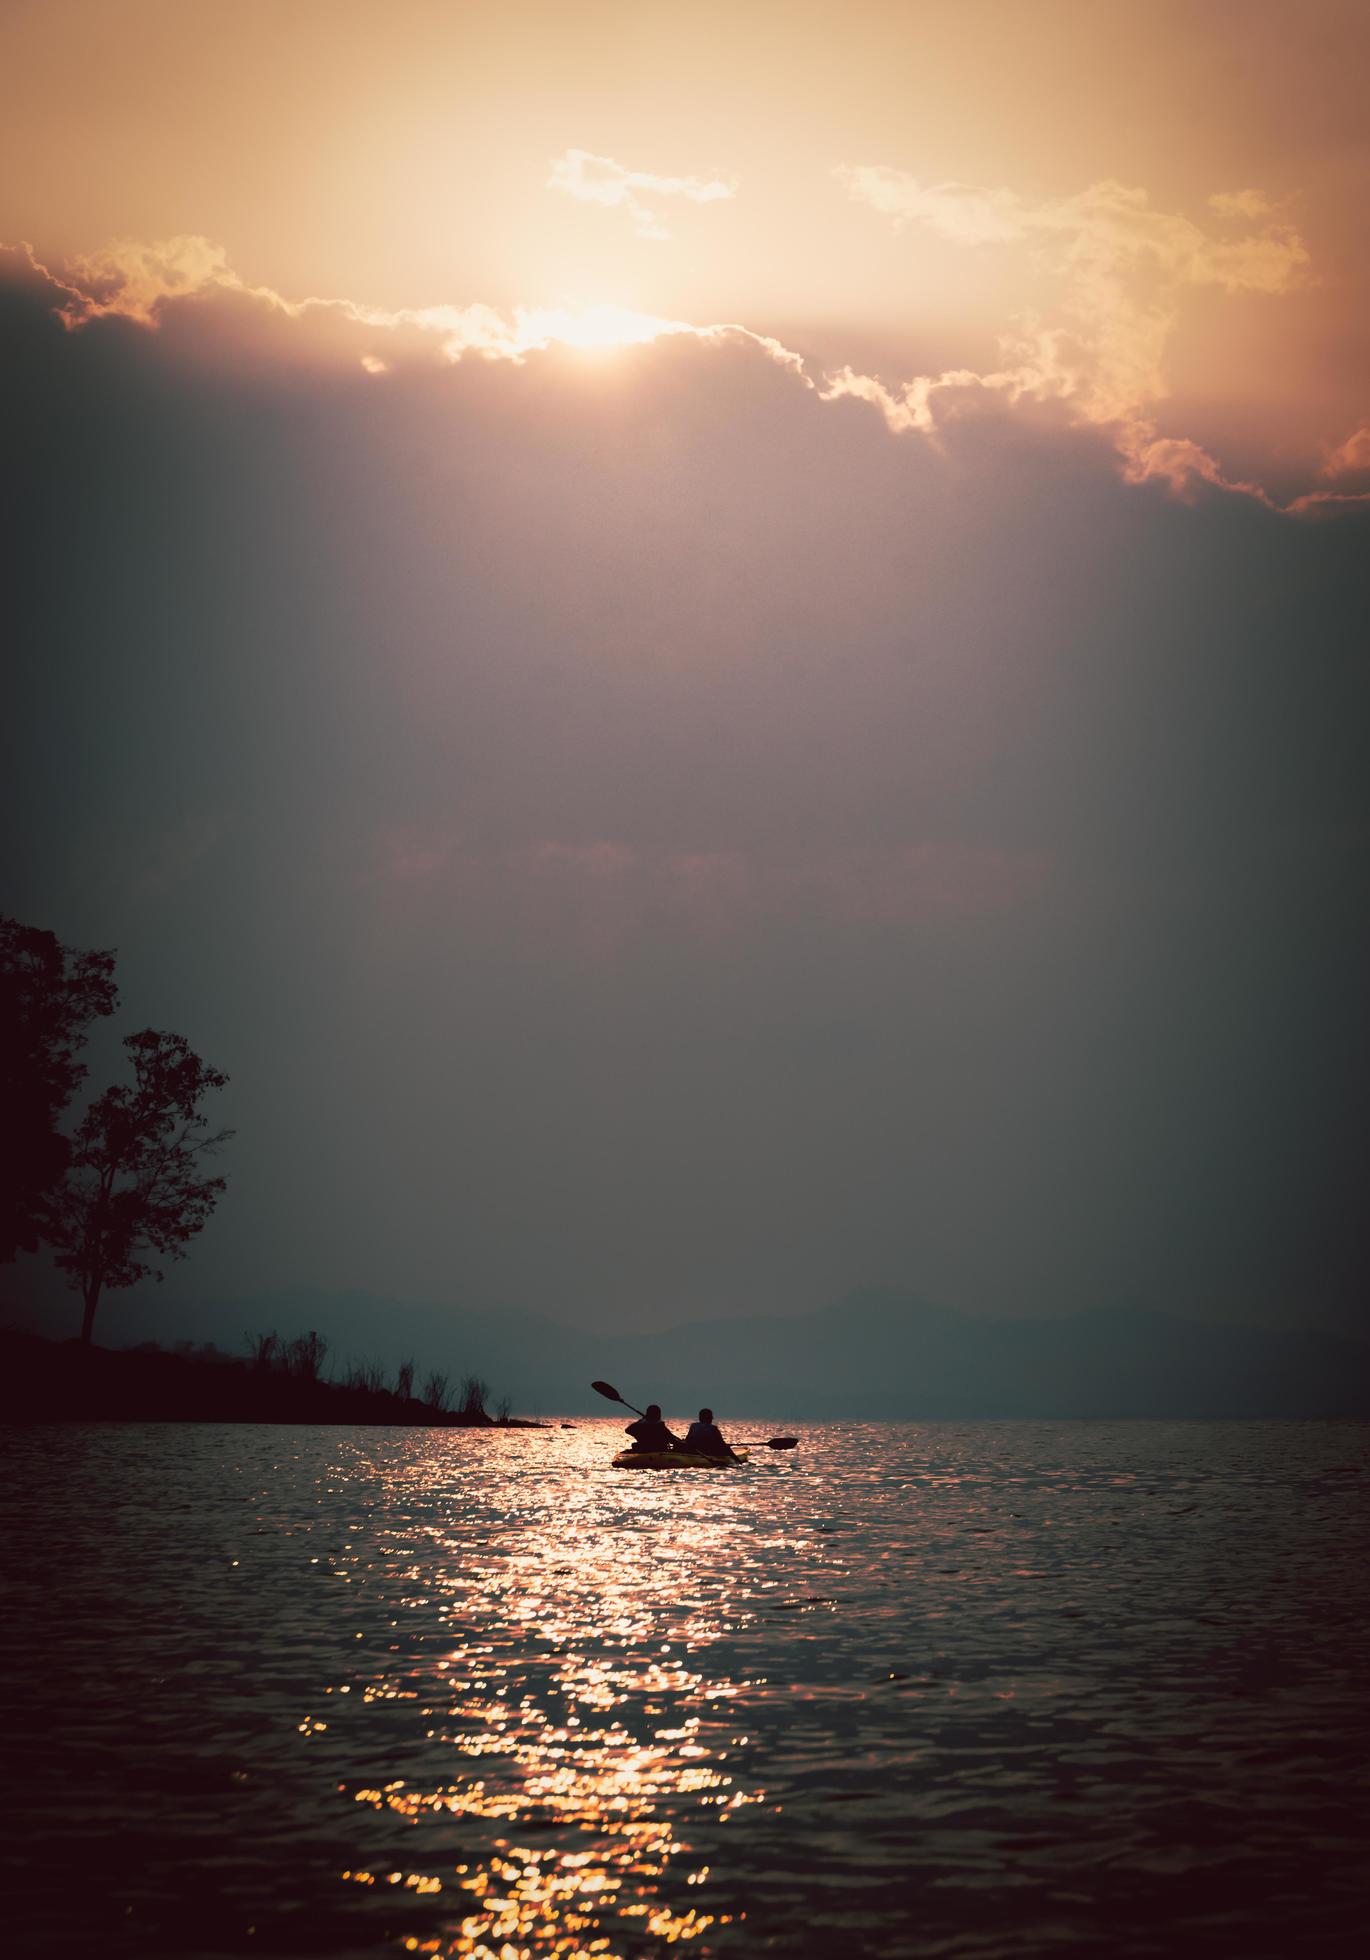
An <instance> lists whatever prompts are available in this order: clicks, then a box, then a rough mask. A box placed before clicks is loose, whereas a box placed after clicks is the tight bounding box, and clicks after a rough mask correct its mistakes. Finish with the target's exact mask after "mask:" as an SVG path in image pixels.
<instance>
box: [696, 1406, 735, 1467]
mask: <svg viewBox="0 0 1370 1960" xmlns="http://www.w3.org/2000/svg"><path fill="white" fill-rule="evenodd" d="M684 1446H685V1448H686V1449H687V1450H693V1451H694V1452H695V1454H696V1455H698V1456H721V1457H722V1458H723V1460H724V1461H725V1462H726V1463H736V1462H737V1458H736V1457H735V1456H734V1455H733V1453H732V1450H731V1449H730V1448H729V1446H728V1444H727V1443H725V1442H724V1440H723V1438H722V1436H721V1435H720V1433H719V1431H718V1429H717V1428H716V1427H715V1424H714V1412H713V1410H712V1409H701V1410H700V1412H699V1421H698V1422H692V1423H691V1424H690V1427H689V1429H688V1430H687V1431H686V1433H685V1445H684Z"/></svg>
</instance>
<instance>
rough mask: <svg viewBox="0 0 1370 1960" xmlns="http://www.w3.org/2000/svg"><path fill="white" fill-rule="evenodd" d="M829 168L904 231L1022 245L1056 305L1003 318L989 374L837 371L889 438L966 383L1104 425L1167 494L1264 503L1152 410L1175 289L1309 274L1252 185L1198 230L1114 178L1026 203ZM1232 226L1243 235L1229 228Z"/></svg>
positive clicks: (1271, 289)
mask: <svg viewBox="0 0 1370 1960" xmlns="http://www.w3.org/2000/svg"><path fill="white" fill-rule="evenodd" d="M836 174H837V176H838V178H839V180H840V181H841V182H842V183H843V184H845V186H846V188H847V190H848V192H849V193H850V195H851V196H852V197H853V198H854V199H856V200H857V201H858V202H861V203H864V204H868V205H869V206H870V207H871V208H872V209H873V210H876V211H879V212H881V213H882V214H884V215H885V216H887V217H890V218H892V219H893V220H894V221H895V223H896V224H897V225H898V226H900V227H901V228H902V227H905V226H908V225H914V224H917V225H923V226H926V227H927V228H929V229H930V230H932V231H935V232H937V233H938V234H939V235H940V236H942V237H945V238H948V239H951V240H953V241H954V242H956V243H958V244H961V245H965V246H969V247H990V246H996V247H1000V248H1006V247H1013V246H1016V247H1020V248H1022V249H1025V250H1028V251H1031V252H1032V253H1033V254H1034V256H1035V259H1036V261H1037V265H1038V269H1039V270H1040V271H1044V272H1045V273H1046V274H1047V276H1048V278H1049V279H1050V280H1052V281H1053V282H1054V285H1055V304H1054V308H1053V310H1052V312H1051V314H1050V316H1049V317H1046V318H1041V317H1036V316H1022V317H1020V318H1018V319H1016V320H1013V321H1010V322H1008V323H1007V324H1006V328H1005V331H1004V333H1003V335H1002V336H1001V343H1000V345H1001V353H1002V357H1003V359H1002V365H1001V366H1000V367H999V368H998V369H995V370H993V371H991V372H989V373H985V374H971V373H968V372H967V371H965V370H954V371H951V372H948V373H943V374H940V375H921V376H917V377H915V378H914V379H913V380H912V381H910V382H907V383H905V384H904V385H903V386H902V387H901V388H898V389H891V388H889V387H888V386H887V385H886V384H884V383H883V382H880V381H878V380H876V379H874V378H873V377H870V376H866V375H860V374H856V373H853V372H852V371H851V370H846V371H844V372H843V373H841V374H839V375H837V376H835V377H834V378H833V380H832V382H831V384H830V385H829V388H828V389H827V391H826V392H827V393H828V394H829V395H830V396H838V395H846V396H854V397H857V398H859V399H862V400H866V401H869V402H871V403H872V404H873V405H874V406H875V407H877V408H878V409H879V410H880V412H881V413H882V414H883V415H884V417H885V420H886V421H887V423H888V424H889V426H890V427H891V428H892V429H894V430H896V431H899V432H904V431H908V430H918V431H920V432H921V433H923V434H925V435H935V434H936V432H937V429H938V425H939V420H940V417H941V415H942V413H943V412H944V411H945V410H948V409H950V410H951V412H955V404H956V403H957V402H958V401H959V403H960V405H961V406H964V401H965V396H966V392H967V390H971V391H974V390H977V389H978V390H981V391H985V390H987V391H991V392H994V393H998V394H1001V395H1003V396H1005V397H1006V398H1007V399H1008V400H1009V401H1010V402H1018V401H1021V400H1023V399H1025V398H1026V399H1029V400H1032V401H1035V402H1044V401H1058V402H1062V403H1065V404H1067V405H1068V408H1069V411H1070V414H1071V416H1072V419H1074V420H1076V421H1079V422H1083V423H1090V424H1094V425H1097V426H1101V427H1106V428H1108V429H1109V430H1110V432H1111V433H1112V435H1113V437H1114V440H1115V442H1116V444H1117V447H1118V450H1119V453H1120V455H1121V456H1122V458H1123V461H1124V466H1125V472H1126V475H1127V476H1128V478H1129V480H1130V481H1133V482H1141V481H1144V480H1146V479H1148V478H1151V477H1158V478H1161V479H1163V480H1164V481H1166V482H1167V483H1169V484H1171V486H1172V487H1175V488H1180V487H1190V488H1192V487H1193V485H1194V484H1195V483H1196V482H1199V481H1202V482H1206V483H1210V484H1213V485H1216V486H1221V487H1223V488H1226V489H1230V490H1237V491H1241V492H1243V493H1245V494H1248V495H1254V496H1257V497H1260V498H1262V499H1264V496H1265V493H1264V492H1263V491H1262V490H1260V489H1259V488H1258V487H1256V486H1254V485H1252V484H1250V483H1245V482H1240V481H1236V480H1234V479H1230V478H1228V477H1227V476H1226V475H1225V473H1224V472H1223V470H1222V468H1221V466H1220V465H1219V464H1218V463H1217V462H1216V461H1215V460H1214V459H1213V458H1212V457H1210V456H1208V455H1207V454H1206V453H1205V452H1204V451H1202V450H1201V449H1200V448H1199V446H1198V445H1197V444H1195V443H1193V442H1190V441H1188V440H1187V439H1178V440H1169V439H1164V438H1162V437H1161V436H1160V434H1159V432H1158V430H1157V427H1156V423H1155V419H1154V413H1153V411H1154V407H1155V404H1156V403H1158V402H1159V401H1161V400H1163V399H1164V397H1165V395H1166V393H1167V377H1166V356H1167V353H1168V350H1169V347H1170V342H1171V339H1172V337H1173V334H1174V332H1175V328H1176V326H1177V324H1178V320H1179V314H1180V306H1181V300H1182V296H1183V294H1184V293H1185V292H1186V291H1187V290H1188V289H1190V288H1194V287H1202V286H1216V287H1218V288H1220V289H1221V290H1222V291H1224V292H1227V293H1233V294H1236V293H1263V294H1272V295H1273V294H1279V293H1285V292H1288V291H1290V290H1291V289H1292V288H1293V287H1294V286H1295V285H1296V284H1297V283H1298V281H1299V280H1300V278H1301V277H1302V276H1303V274H1304V272H1305V270H1306V268H1307V266H1308V251H1307V248H1306V247H1305V245H1304V243H1303V241H1302V239H1301V238H1300V237H1299V236H1298V234H1297V232H1296V231H1295V230H1294V228H1293V227H1292V225H1291V224H1290V223H1289V222H1288V221H1287V219H1286V218H1285V217H1284V216H1283V215H1282V214H1281V213H1280V212H1279V210H1278V209H1277V207H1275V206H1274V205H1272V204H1271V203H1270V202H1269V200H1268V199H1266V198H1265V197H1264V196H1263V195H1262V194H1261V193H1260V192H1257V191H1251V190H1244V191H1237V192H1220V193H1218V194H1216V195H1215V196H1214V197H1212V198H1210V199H1209V209H1210V210H1211V211H1212V213H1213V215H1214V218H1215V220H1216V221H1217V228H1216V229H1206V228H1205V227H1204V226H1203V225H1201V224H1199V223H1197V222H1196V221H1195V220H1194V219H1192V218H1189V217H1186V216H1185V215H1184V214H1183V213H1179V212H1171V211H1163V210H1158V209H1157V208H1156V207H1155V206H1154V205H1153V204H1152V203H1151V201H1150V199H1149V198H1148V196H1147V193H1146V192H1145V191H1144V190H1140V189H1136V188H1133V187H1131V186H1128V185H1126V184H1121V183H1118V182H1116V181H1114V180H1112V179H1107V180H1105V181H1103V182H1100V183H1096V184H1092V185H1090V186H1089V187H1088V188H1087V189H1086V190H1084V191H1080V192H1078V193H1076V194H1074V195H1072V196H1068V197H1058V198H1045V199H1039V200H1032V199H1029V198H1025V197H1022V196H1020V195H1019V194H1018V193H1017V192H1015V191H1010V190H1006V189H981V188H975V187H972V186H968V185H964V184H957V183H945V184H933V185H926V184H922V183H920V182H919V181H918V180H917V179H916V178H913V177H910V176H908V175H906V174H905V173H904V172H902V171H898V170H891V169H887V168H883V167H872V166H861V167H856V168H853V167H845V166H844V167H843V168H841V169H839V170H838V172H837V173H836ZM1238 223H1246V224H1247V225H1248V226H1251V225H1254V226H1255V228H1254V229H1251V228H1247V229H1244V230H1239V231H1233V230H1232V229H1231V227H1232V226H1233V225H1235V224H1238ZM946 398H950V400H948V399H946Z"/></svg>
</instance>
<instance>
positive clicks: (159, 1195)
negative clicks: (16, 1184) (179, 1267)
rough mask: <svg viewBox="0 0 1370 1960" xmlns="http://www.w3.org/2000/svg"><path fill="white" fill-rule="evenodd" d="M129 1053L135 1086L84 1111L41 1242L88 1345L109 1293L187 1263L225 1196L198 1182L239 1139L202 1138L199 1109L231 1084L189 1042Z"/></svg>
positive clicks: (144, 1042) (218, 1182)
mask: <svg viewBox="0 0 1370 1960" xmlns="http://www.w3.org/2000/svg"><path fill="white" fill-rule="evenodd" d="M124 1047H125V1048H126V1049H127V1050H128V1052H129V1056H130V1058H131V1060H132V1062H133V1073H134V1080H133V1084H132V1086H131V1087H128V1086H123V1085H116V1086H115V1087H114V1088H110V1089H106V1090H105V1092H104V1094H103V1095H102V1096H99V1097H97V1099H96V1100H95V1101H94V1102H93V1103H92V1104H91V1106H90V1108H89V1109H88V1110H87V1111H86V1114H85V1116H84V1117H83V1118H82V1121H81V1123H80V1125H79V1127H78V1129H77V1131H76V1135H75V1137H74V1138H73V1140H72V1146H71V1159H70V1162H69V1164H68V1167H67V1171H66V1175H65V1176H64V1178H63V1179H62V1181H61V1183H60V1185H59V1186H58V1188H57V1191H56V1193H55V1194H54V1195H53V1197H52V1198H51V1199H50V1200H49V1202H48V1204H47V1206H46V1209H45V1215H44V1220H43V1229H42V1236H43V1237H44V1238H45V1239H46V1240H47V1241H48V1243H49V1244H50V1245H51V1246H52V1247H53V1248H54V1251H55V1253H56V1257H57V1264H58V1265H59V1266H60V1267H61V1268H62V1270H63V1271H64V1272H65V1273H67V1274H68V1276H69V1277H70V1280H71V1284H72V1285H73V1287H75V1288H76V1289H77V1290H78V1291H79V1292H80V1294H81V1298H82V1301H83V1303H84V1312H83V1315H82V1319H81V1339H82V1340H83V1341H89V1340H90V1338H91V1329H92V1328H93V1327H94V1324H95V1309H96V1307H97V1306H98V1305H99V1302H100V1295H101V1293H102V1292H103V1291H104V1289H105V1288H106V1287H109V1288H115V1287H123V1286H133V1285H134V1284H136V1282H137V1281H138V1280H140V1279H148V1278H155V1279H159V1280H160V1279H161V1277H162V1274H161V1270H160V1268H159V1267H158V1266H157V1265H156V1264H154V1263H153V1262H154V1259H155V1258H157V1257H160V1258H168V1259H183V1258H184V1257H185V1248H186V1245H187V1243H188V1241H189V1240H191V1239H193V1238H194V1237H195V1234H196V1233H197V1232H198V1231H200V1230H201V1228H202V1227H203V1226H204V1225H205V1223H206V1221H207V1220H208V1218H209V1216H210V1213H211V1212H212V1211H213V1210H214V1207H215V1205H216V1204H217V1203H218V1199H219V1194H220V1192H221V1191H222V1190H223V1188H224V1179H223V1178H222V1177H205V1176H203V1175H202V1174H201V1170H202V1162H203V1159H204V1158H205V1157H207V1156H209V1155H211V1154H212V1153H213V1151H214V1150H215V1149H217V1147H218V1146H219V1145H220V1144H221V1143H225V1142H227V1140H228V1138H229V1137H230V1136H232V1134H233V1132H232V1131H231V1130H219V1131H217V1132H216V1133H215V1134H213V1135H206V1134H205V1132H206V1131H207V1129H208V1126H209V1119H208V1118H207V1117H206V1116H204V1115H202V1114H201V1112H200V1108H199V1104H200V1101H201V1099H202V1098H203V1097H204V1096H205V1095H206V1094H207V1093H208V1092H209V1091H210V1090H211V1089H222V1088H223V1086H224V1084H225V1083H226V1082H227V1080H228V1077H227V1076H226V1075H223V1074H221V1073H220V1072H219V1070H218V1069H216V1068H210V1067H209V1065H208V1064H207V1063H205V1062H202V1061H201V1060H200V1057H199V1056H198V1055H197V1054H195V1052H194V1050H193V1049H192V1048H191V1047H190V1044H189V1043H188V1042H187V1041H186V1040H185V1039H184V1037H183V1036H181V1035H179V1034H162V1033H158V1032H157V1031H156V1030H155V1029H153V1028H145V1029H144V1030H143V1031H142V1033H141V1034H131V1035H129V1036H128V1037H127V1038H126V1039H125V1041H124Z"/></svg>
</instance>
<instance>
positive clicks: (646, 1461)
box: [614, 1450, 747, 1470]
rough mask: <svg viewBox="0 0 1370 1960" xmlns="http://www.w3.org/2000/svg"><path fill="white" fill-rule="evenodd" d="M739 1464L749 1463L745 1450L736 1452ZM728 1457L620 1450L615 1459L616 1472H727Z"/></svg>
mask: <svg viewBox="0 0 1370 1960" xmlns="http://www.w3.org/2000/svg"><path fill="white" fill-rule="evenodd" d="M734 1455H735V1456H736V1457H737V1460H738V1462H739V1463H745V1462H746V1461H747V1452H746V1451H745V1450H736V1451H734ZM728 1462H729V1459H728V1458H727V1457H726V1456H696V1454H695V1452H694V1451H693V1450H620V1451H619V1453H618V1455H617V1456H616V1457H615V1458H614V1468H615V1470H726V1469H727V1468H728Z"/></svg>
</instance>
